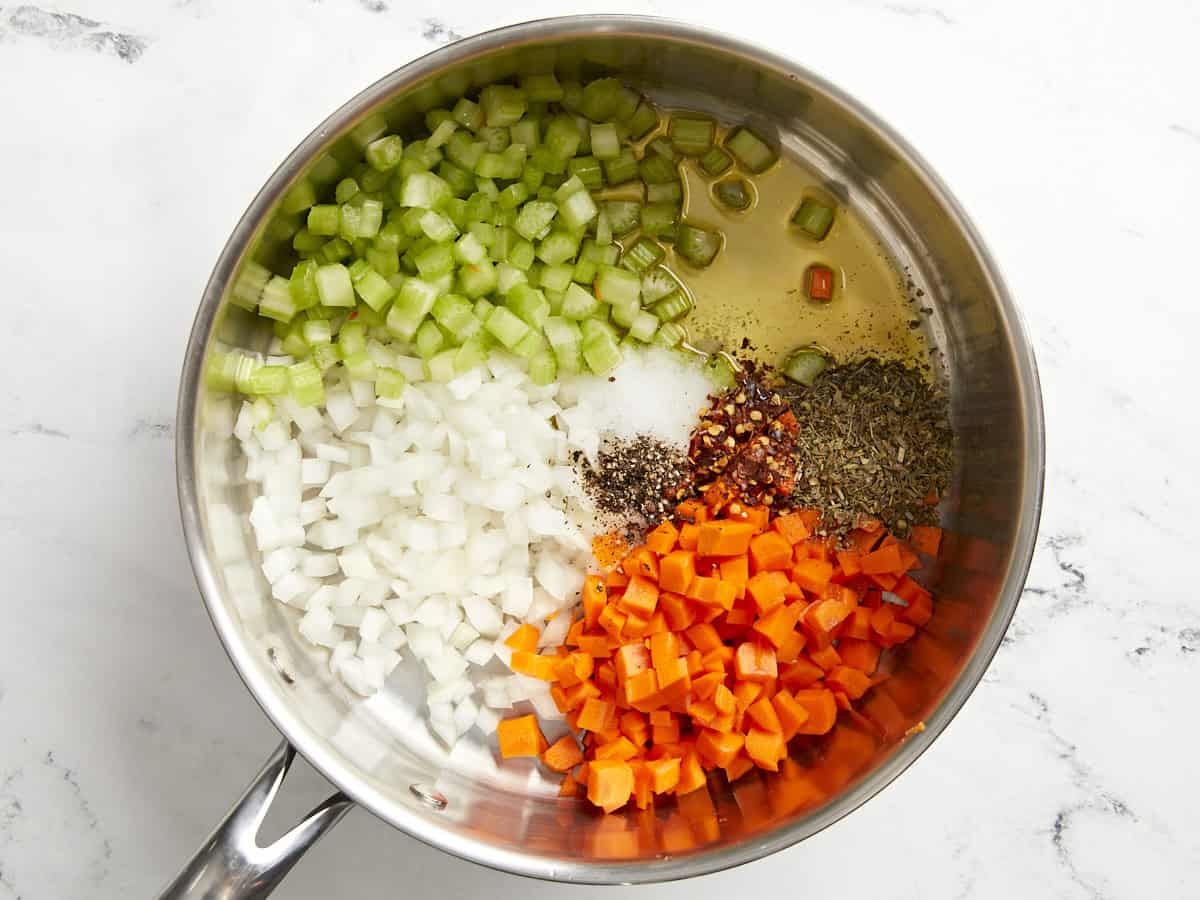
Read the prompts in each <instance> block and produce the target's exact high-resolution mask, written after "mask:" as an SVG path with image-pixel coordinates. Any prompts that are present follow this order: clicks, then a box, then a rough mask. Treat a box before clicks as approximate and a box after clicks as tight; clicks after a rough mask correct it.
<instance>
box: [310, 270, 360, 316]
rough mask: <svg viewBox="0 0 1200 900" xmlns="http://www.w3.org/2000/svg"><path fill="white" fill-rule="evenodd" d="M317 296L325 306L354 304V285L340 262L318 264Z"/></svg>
mask: <svg viewBox="0 0 1200 900" xmlns="http://www.w3.org/2000/svg"><path fill="white" fill-rule="evenodd" d="M316 281H317V296H318V297H319V298H320V300H321V302H322V303H323V304H325V305H326V306H351V307H352V306H354V285H353V284H352V283H351V281H350V272H349V271H347V269H346V267H345V266H343V265H342V264H341V263H330V264H328V265H324V266H320V267H319V268H318V269H317V273H316Z"/></svg>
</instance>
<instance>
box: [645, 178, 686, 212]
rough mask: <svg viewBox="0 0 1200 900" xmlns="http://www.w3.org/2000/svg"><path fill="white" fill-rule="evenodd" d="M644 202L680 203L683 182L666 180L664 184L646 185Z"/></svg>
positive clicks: (676, 204) (681, 201)
mask: <svg viewBox="0 0 1200 900" xmlns="http://www.w3.org/2000/svg"><path fill="white" fill-rule="evenodd" d="M646 202H647V203H672V204H674V205H675V206H679V205H681V204H682V203H683V183H682V182H679V181H668V182H666V183H665V184H648V185H646Z"/></svg>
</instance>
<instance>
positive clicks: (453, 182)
mask: <svg viewBox="0 0 1200 900" xmlns="http://www.w3.org/2000/svg"><path fill="white" fill-rule="evenodd" d="M437 175H438V178H440V179H442V181H444V182H446V184H448V185H449V186H450V191H451V193H453V194H454V196H455V197H465V196H467V195H468V194H470V193H471V192H472V191H473V190H474V188H475V175H474V173H473V172H471V171H470V170H469V169H464V168H463V167H462V166H460V165H458V164H457V163H455V162H453V161H451V160H448V159H443V160H442V161H441V162H440V163H438V168H437ZM447 202H451V201H447Z"/></svg>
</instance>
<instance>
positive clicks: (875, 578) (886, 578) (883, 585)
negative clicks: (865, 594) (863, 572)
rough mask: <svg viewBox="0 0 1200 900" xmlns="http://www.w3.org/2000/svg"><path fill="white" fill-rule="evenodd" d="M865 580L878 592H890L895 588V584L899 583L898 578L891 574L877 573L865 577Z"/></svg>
mask: <svg viewBox="0 0 1200 900" xmlns="http://www.w3.org/2000/svg"><path fill="white" fill-rule="evenodd" d="M866 579H867V580H868V581H870V582H871V583H872V584H874V585H875V586H876V587H878V588H879V589H880V590H884V591H890V590H892V589H893V588H895V587H896V583H897V582H898V581H900V576H899V575H894V574H892V573H891V572H879V573H878V574H874V575H867V576H866Z"/></svg>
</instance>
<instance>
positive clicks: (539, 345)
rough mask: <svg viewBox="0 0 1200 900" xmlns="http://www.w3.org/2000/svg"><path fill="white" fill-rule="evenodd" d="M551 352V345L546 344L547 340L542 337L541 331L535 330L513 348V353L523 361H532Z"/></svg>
mask: <svg viewBox="0 0 1200 900" xmlns="http://www.w3.org/2000/svg"><path fill="white" fill-rule="evenodd" d="M549 350H550V345H549V344H547V343H546V338H545V337H543V336H542V333H541V332H540V331H533V330H531V331H530V332H529V334H527V335H525V337H523V338H521V340H519V341H517V346H515V347H513V348H512V352H513V353H514V354H516V355H517V356H519V357H521V359H530V358H532V357H534V356H536V355H537V354H539V353H545V352H548V351H549Z"/></svg>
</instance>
